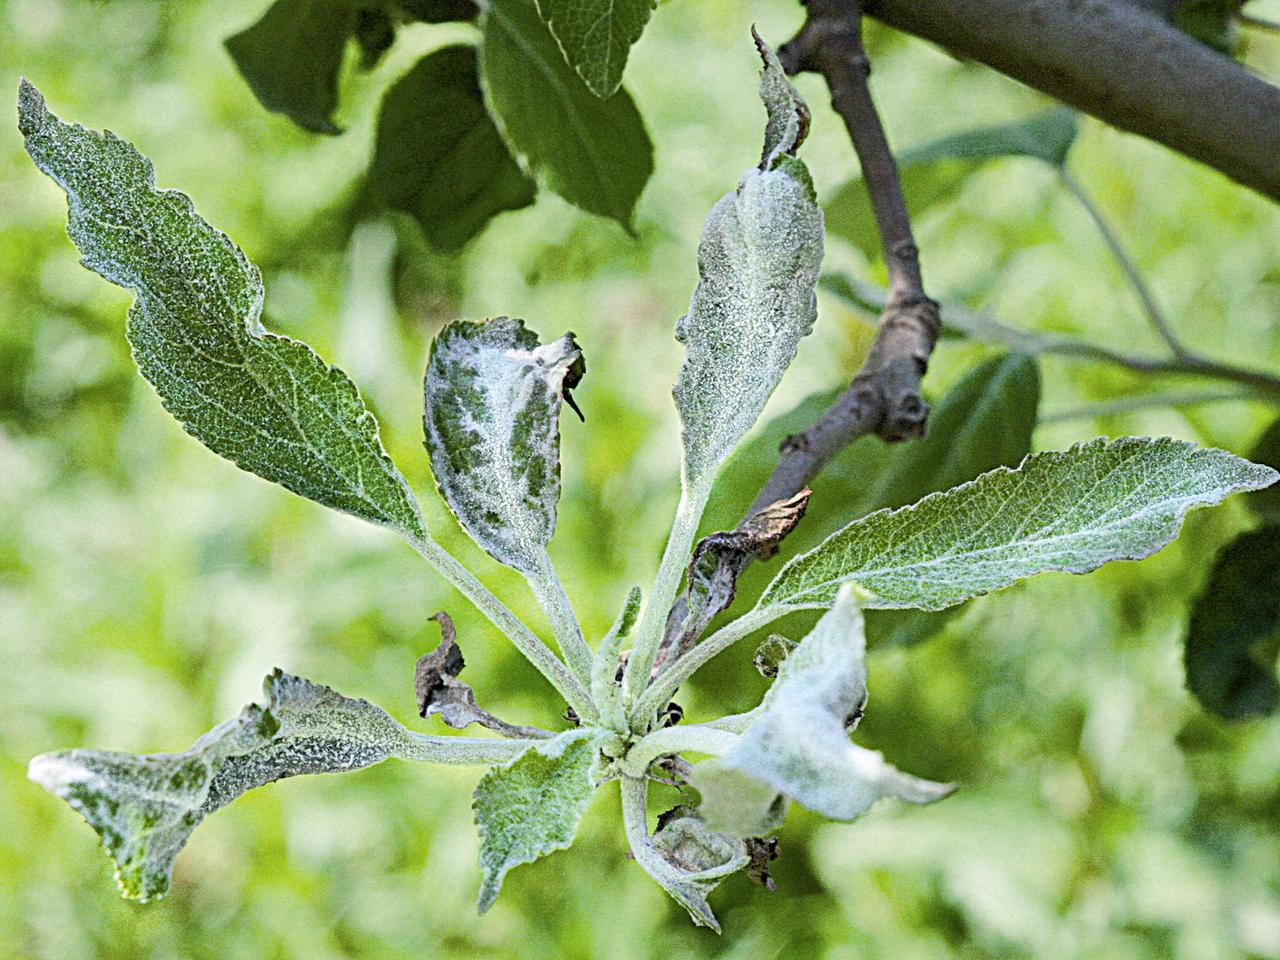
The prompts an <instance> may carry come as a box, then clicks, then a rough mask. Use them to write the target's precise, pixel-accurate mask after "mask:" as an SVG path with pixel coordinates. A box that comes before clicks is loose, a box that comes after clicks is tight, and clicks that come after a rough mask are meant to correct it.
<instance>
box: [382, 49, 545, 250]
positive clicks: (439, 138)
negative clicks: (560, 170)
mask: <svg viewBox="0 0 1280 960" xmlns="http://www.w3.org/2000/svg"><path fill="white" fill-rule="evenodd" d="M369 183H370V185H371V186H372V187H373V189H374V190H375V191H377V193H378V195H379V196H380V197H381V198H382V200H383V202H384V203H386V204H387V205H388V206H390V207H392V208H394V209H397V210H403V211H404V212H405V213H408V214H409V215H410V216H412V217H413V218H414V219H415V220H417V221H418V225H419V226H420V227H421V228H422V235H423V236H424V237H425V238H426V240H427V243H429V244H430V245H431V246H432V247H434V248H435V249H437V250H441V251H444V252H452V251H455V250H457V249H459V248H460V247H461V246H462V245H463V244H464V243H466V242H467V241H468V240H470V239H471V238H472V237H474V236H475V235H476V234H478V233H479V232H480V231H481V230H483V229H484V226H485V224H487V223H488V222H489V220H490V219H491V218H492V217H494V216H496V215H497V214H499V213H501V212H502V211H504V210H517V209H519V208H521V207H527V206H528V205H529V204H531V203H533V198H534V192H535V186H534V182H533V181H532V180H531V179H530V178H529V177H528V176H527V175H526V174H525V173H524V171H523V170H521V169H520V167H519V165H518V164H517V163H516V162H515V160H514V159H513V158H512V156H511V153H510V151H509V150H508V149H507V145H506V144H505V143H504V142H503V140H502V137H501V135H500V134H499V133H498V128H497V127H496V126H494V123H493V120H492V119H491V118H490V116H489V114H488V112H487V111H486V110H485V107H484V101H483V98H482V97H481V95H480V84H479V81H478V80H477V78H476V54H475V48H474V47H470V46H453V47H445V48H444V49H441V50H436V51H434V52H432V53H429V54H428V55H427V56H425V57H423V58H422V59H421V60H419V61H418V63H417V65H416V66H415V67H414V68H413V69H412V70H410V71H409V72H408V73H406V74H405V75H404V76H403V77H401V78H400V79H399V80H397V81H396V82H395V84H394V85H393V86H392V87H391V89H390V90H388V91H387V95H386V96H385V97H384V98H383V100H382V109H381V111H380V112H379V114H378V135H377V141H376V145H375V147H374V153H373V162H372V164H371V165H370V167H369Z"/></svg>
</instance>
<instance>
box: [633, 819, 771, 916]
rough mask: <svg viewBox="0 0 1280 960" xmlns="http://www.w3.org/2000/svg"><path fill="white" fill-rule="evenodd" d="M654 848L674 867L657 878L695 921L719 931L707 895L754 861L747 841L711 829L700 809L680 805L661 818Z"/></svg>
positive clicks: (662, 871) (655, 833)
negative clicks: (722, 881)
mask: <svg viewBox="0 0 1280 960" xmlns="http://www.w3.org/2000/svg"><path fill="white" fill-rule="evenodd" d="M653 847H654V850H656V851H657V853H658V855H659V856H660V857H662V859H663V860H665V861H666V864H667V866H669V867H670V870H661V871H659V872H658V873H657V875H656V876H655V879H656V880H657V881H658V882H659V883H660V884H661V885H662V887H663V889H665V890H666V891H667V893H669V894H670V895H671V897H672V899H674V900H675V901H676V902H677V903H679V904H680V905H681V906H682V907H684V908H685V909H686V910H688V911H689V916H691V917H692V918H693V920H694V922H695V923H698V924H701V925H703V926H709V927H711V928H712V929H714V930H719V928H720V927H719V923H718V922H717V921H716V918H715V915H714V914H713V913H712V912H711V906H710V905H709V904H708V903H707V896H708V895H709V894H710V893H711V891H712V890H714V889H715V888H716V887H717V886H718V885H719V883H720V881H721V880H723V879H724V878H725V877H727V876H729V875H730V874H732V873H736V872H737V871H739V870H742V869H745V868H746V867H747V866H748V865H749V864H750V863H751V862H752V861H751V854H750V852H749V850H748V847H747V842H746V841H744V840H742V839H740V838H738V837H731V836H729V835H727V834H723V833H716V832H715V831H714V830H710V829H708V827H707V825H706V824H705V823H703V821H702V817H701V816H700V815H699V814H698V811H697V810H696V809H694V808H693V807H687V806H680V807H675V808H674V809H672V810H668V811H667V812H666V813H664V814H662V815H661V816H659V817H658V829H657V830H655V831H654V833H653Z"/></svg>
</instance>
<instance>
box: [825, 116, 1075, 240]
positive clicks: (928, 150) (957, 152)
mask: <svg viewBox="0 0 1280 960" xmlns="http://www.w3.org/2000/svg"><path fill="white" fill-rule="evenodd" d="M1079 126H1080V121H1079V116H1078V115H1077V114H1076V112H1075V111H1074V110H1072V109H1071V108H1070V107H1053V108H1051V109H1048V110H1044V111H1041V112H1039V113H1034V114H1032V115H1030V116H1028V117H1026V118H1024V119H1022V120H1019V121H1016V122H1014V123H1002V124H994V125H992V126H988V127H978V128H975V129H973V130H965V131H963V132H961V133H957V134H952V135H950V136H946V137H941V138H939V139H937V140H932V141H930V142H928V143H925V144H921V145H920V146H918V147H914V148H912V149H909V150H906V151H904V152H903V153H902V154H901V155H900V156H899V157H898V166H899V171H900V173H901V176H902V192H903V195H904V196H905V197H906V201H907V209H908V211H909V212H910V213H911V215H912V217H919V216H920V215H921V214H923V213H924V212H925V211H926V210H928V209H929V208H931V207H933V206H936V205H937V204H938V203H940V202H941V201H942V200H943V199H945V198H947V197H954V196H955V195H956V193H957V191H958V190H959V188H960V184H961V183H963V182H964V180H965V178H966V177H968V176H969V175H970V174H971V173H973V171H974V170H976V169H977V168H978V167H980V166H981V165H982V164H984V163H986V162H987V161H988V160H994V159H996V158H998V157H1032V158H1035V159H1037V160H1042V161H1044V162H1045V163H1047V164H1049V165H1050V166H1054V167H1061V166H1062V165H1063V164H1064V163H1065V162H1066V158H1067V153H1068V152H1069V151H1070V149H1071V145H1072V144H1073V143H1075V138H1076V135H1077V134H1078V133H1079ZM825 212H826V217H827V228H828V229H829V230H830V231H831V232H832V233H834V234H836V235H837V236H840V237H843V238H844V239H845V240H848V241H849V242H850V243H852V244H853V245H854V246H855V247H857V248H858V249H859V250H861V251H862V252H863V253H864V254H865V255H866V256H867V257H868V258H870V259H874V258H876V257H879V256H880V234H879V232H878V231H877V230H876V225H875V219H874V217H873V216H872V212H871V199H870V197H869V196H868V194H867V185H866V182H865V181H864V180H863V179H862V178H861V177H859V178H857V179H855V180H850V181H849V182H848V183H847V184H845V185H844V186H843V187H842V188H841V189H840V190H839V192H838V193H836V195H835V196H834V197H833V198H832V199H831V200H830V202H828V203H827V205H826V207H825Z"/></svg>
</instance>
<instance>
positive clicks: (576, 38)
mask: <svg viewBox="0 0 1280 960" xmlns="http://www.w3.org/2000/svg"><path fill="white" fill-rule="evenodd" d="M653 7H654V0H538V10H539V12H540V13H541V14H542V19H544V20H545V21H546V22H547V26H549V27H550V28H551V32H552V33H553V34H555V38H556V40H557V41H558V42H559V44H560V49H561V50H563V51H564V56H565V59H566V60H568V61H569V63H570V65H572V67H573V68H574V69H575V70H577V71H578V74H579V76H581V77H582V79H583V81H584V82H585V83H586V85H587V86H588V87H590V88H591V92H592V93H594V94H595V95H596V96H598V97H609V96H612V95H613V94H614V92H615V91H616V90H617V89H618V85H619V84H620V83H622V71H623V70H624V69H625V68H626V65H627V54H628V53H629V52H630V50H631V45H632V44H633V43H635V42H636V41H637V40H639V39H640V34H641V33H643V32H644V25H645V24H646V23H648V22H649V14H651V13H652V12H653Z"/></svg>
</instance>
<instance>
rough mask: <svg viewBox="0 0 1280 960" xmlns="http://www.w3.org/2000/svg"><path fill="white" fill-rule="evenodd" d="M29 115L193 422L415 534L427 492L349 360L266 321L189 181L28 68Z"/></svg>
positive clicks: (172, 408)
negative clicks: (68, 107)
mask: <svg viewBox="0 0 1280 960" xmlns="http://www.w3.org/2000/svg"><path fill="white" fill-rule="evenodd" d="M19 125H20V127H21V129H22V133H23V135H24V136H25V137H26V145H27V152H28V153H30V154H31V157H32V159H33V160H34V161H35V163H36V165H37V166H38V167H39V168H40V169H41V170H43V171H44V172H45V173H47V174H48V175H49V176H50V177H52V178H53V180H54V181H56V182H57V183H58V185H59V186H60V187H62V188H63V189H64V190H65V191H66V192H67V198H68V203H69V207H70V217H69V219H68V223H67V232H68V233H69V234H70V236H71V239H72V241H73V242H74V243H75V245H76V246H77V247H79V249H80V253H81V254H82V257H83V259H82V262H83V263H84V265H85V266H87V267H88V268H89V269H91V270H93V271H95V272H96V273H98V274H101V275H102V276H103V277H105V278H106V279H107V280H110V281H111V282H112V283H115V284H118V285H119V286H122V287H125V288H126V289H128V290H131V291H133V292H134V294H136V299H135V300H134V303H133V306H132V307H131V308H130V309H129V317H128V323H127V326H126V332H127V335H128V338H129V343H130V344H131V345H132V347H133V356H134V360H135V361H136V362H137V364H138V369H139V370H141V372H142V375H143V376H144V377H146V378H147V380H149V381H150V382H151V384H152V386H154V387H155V388H156V392H157V393H158V394H159V395H160V399H161V401H162V402H163V403H164V406H165V409H166V410H168V411H169V412H170V413H171V414H173V416H174V417H175V418H177V420H178V422H179V423H181V424H182V426H183V429H185V430H186V431H187V432H188V433H190V434H191V435H192V436H193V437H195V438H196V439H198V440H199V441H200V442H202V443H203V444H204V445H205V446H207V447H208V448H209V449H210V450H212V451H213V452H214V453H217V454H219V455H221V456H223V457H226V458H227V459H228V460H231V461H233V462H234V463H235V464H236V465H238V466H239V467H241V468H242V469H244V470H248V471H250V472H251V473H256V474H257V475H258V476H260V477H263V478H265V479H267V480H272V481H274V482H276V483H279V484H281V485H282V486H284V487H287V488H288V489H290V490H292V491H293V492H295V493H298V494H301V495H302V496H304V497H307V498H309V499H311V500H315V501H317V502H318V503H322V504H324V505H326V506H329V507H333V508H335V509H338V510H342V511H345V512H347V513H351V514H354V515H355V516H357V517H361V518H363V519H365V520H369V521H372V522H374V523H380V524H386V525H388V526H391V527H395V528H397V529H399V530H401V531H403V532H404V533H406V534H408V535H409V536H411V537H421V536H423V535H424V528H423V524H422V518H421V515H420V513H419V510H418V503H417V500H416V499H415V498H414V496H413V493H412V492H411V491H410V489H409V486H408V484H407V483H406V481H405V479H404V477H403V476H402V475H401V474H400V471H399V470H398V469H396V466H395V464H393V463H392V462H391V459H390V457H388V456H387V453H386V451H385V450H384V449H383V448H382V442H381V440H380V439H379V436H378V424H377V421H375V420H374V418H373V415H372V414H371V413H370V412H369V411H368V410H367V409H366V408H365V405H364V401H363V400H361V398H360V393H359V391H358V390H357V389H356V387H355V385H354V384H353V383H352V382H351V381H350V380H349V379H347V376H346V374H344V373H343V372H342V371H341V370H339V369H337V368H336V367H330V366H328V365H327V364H325V362H324V361H323V360H321V359H320V358H319V357H318V356H317V355H316V354H315V352H314V351H313V350H312V349H311V348H310V347H308V346H307V345H306V344H304V343H300V342H298V341H296V340H290V339H289V338H287V337H281V336H276V335H274V334H270V333H267V332H266V331H265V330H264V329H263V328H262V324H261V314H262V298H263V289H262V277H261V275H260V274H259V273H258V270H257V268H256V267H254V266H253V265H252V264H251V263H249V261H248V260H247V259H246V258H245V255H244V253H242V252H241V250H240V249H239V248H238V247H237V246H236V245H235V244H234V243H232V242H231V241H230V240H229V239H228V238H227V237H226V236H225V235H224V234H222V233H219V232H218V231H217V230H215V229H214V228H213V227H211V226H210V225H209V224H208V223H206V222H205V221H204V220H202V219H201V218H200V216H199V214H197V213H196V211H195V209H194V207H193V206H192V204H191V200H190V198H189V197H187V196H186V195H185V194H183V193H179V192H177V191H174V190H160V191H158V190H156V189H155V175H154V172H153V170H152V167H151V163H150V161H149V160H147V159H146V158H145V157H143V156H142V155H141V154H140V153H138V152H137V151H136V150H135V149H134V148H133V147H132V146H130V145H129V144H128V143H126V142H125V141H123V140H121V139H119V138H118V137H116V136H114V135H112V134H110V133H105V134H100V133H95V132H93V131H90V130H85V129H84V128H83V127H81V126H79V125H78V124H75V125H72V124H64V123H62V122H61V121H59V120H58V118H57V117H55V116H53V115H52V114H51V113H49V112H48V109H47V108H46V106H45V102H44V98H43V97H41V96H40V94H39V93H38V92H37V91H36V89H35V88H34V87H32V86H31V85H30V84H28V83H26V82H25V81H24V82H23V85H22V88H21V92H20V96H19Z"/></svg>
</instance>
